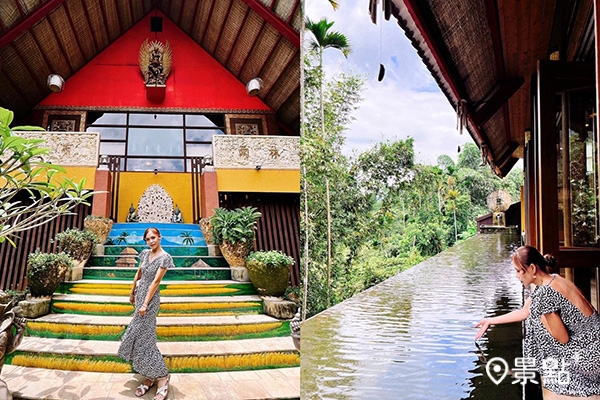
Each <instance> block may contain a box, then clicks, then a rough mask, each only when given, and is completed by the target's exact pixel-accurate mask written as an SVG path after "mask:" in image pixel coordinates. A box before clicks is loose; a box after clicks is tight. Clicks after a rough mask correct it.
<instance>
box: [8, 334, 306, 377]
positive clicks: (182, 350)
mask: <svg viewBox="0 0 600 400" xmlns="http://www.w3.org/2000/svg"><path fill="white" fill-rule="evenodd" d="M120 344H121V342H119V341H97V340H73V339H51V338H38V337H25V338H24V339H23V342H22V343H21V345H20V346H19V348H18V350H17V351H15V352H13V353H11V354H10V355H9V356H8V357H7V358H6V362H7V364H11V365H19V366H23V367H34V368H47V369H61V370H67V371H90V372H108V371H112V372H114V373H130V372H133V371H132V368H131V363H129V362H126V361H125V360H122V359H121V358H120V357H119V356H118V355H117V351H118V349H119V345H120ZM158 347H159V349H160V350H161V353H162V355H163V357H164V359H165V362H166V363H167V367H168V369H169V371H171V372H173V373H179V372H213V371H230V370H240V369H246V370H253V369H263V368H282V367H296V366H299V365H300V358H299V354H298V352H297V351H296V349H295V347H294V345H293V340H292V338H291V337H290V336H287V337H276V338H264V339H246V340H229V341H221V342H170V343H165V342H159V343H158Z"/></svg>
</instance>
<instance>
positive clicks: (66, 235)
mask: <svg viewBox="0 0 600 400" xmlns="http://www.w3.org/2000/svg"><path fill="white" fill-rule="evenodd" d="M54 240H56V241H57V242H58V246H57V247H58V251H60V252H64V253H65V254H67V255H68V256H69V257H71V259H72V260H73V264H74V267H73V268H72V269H71V270H69V271H68V272H67V273H66V274H65V280H68V281H76V280H79V279H81V278H82V277H83V266H84V265H85V263H86V262H87V260H88V259H89V258H90V256H91V255H92V250H93V249H94V246H96V243H98V236H97V235H96V234H95V233H94V232H92V231H89V230H83V231H80V230H79V229H67V230H66V231H64V232H61V233H59V234H57V235H56V236H55V237H54Z"/></svg>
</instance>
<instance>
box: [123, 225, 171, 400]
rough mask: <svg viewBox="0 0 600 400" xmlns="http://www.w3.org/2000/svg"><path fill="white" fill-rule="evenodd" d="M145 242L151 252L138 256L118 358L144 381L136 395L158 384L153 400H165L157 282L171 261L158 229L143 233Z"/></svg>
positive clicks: (166, 386)
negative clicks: (158, 342) (130, 315)
mask: <svg viewBox="0 0 600 400" xmlns="http://www.w3.org/2000/svg"><path fill="white" fill-rule="evenodd" d="M144 240H145V241H146V243H147V244H148V246H150V250H144V251H142V252H141V253H140V266H139V268H138V270H137V273H136V274H135V277H134V278H133V286H132V288H131V295H130V297H129V301H130V302H131V303H132V304H133V305H134V306H135V312H134V315H133V319H132V320H131V323H130V324H129V326H128V327H127V330H126V331H125V333H124V334H123V338H122V339H121V341H122V342H121V346H120V347H119V352H118V355H119V357H121V358H123V359H125V360H127V361H132V362H133V369H134V370H135V371H136V372H137V373H139V374H141V375H143V376H144V377H145V378H146V379H145V380H144V382H143V383H142V384H141V385H140V386H138V388H137V389H136V391H135V395H136V396H137V397H142V396H143V395H145V394H146V392H147V391H148V390H149V389H150V388H151V387H152V386H154V384H155V383H158V389H157V390H156V396H155V397H154V399H155V400H163V399H165V398H166V397H167V392H168V389H169V377H170V375H169V371H168V370H167V366H166V364H165V361H164V359H163V356H162V354H161V353H160V350H158V347H157V346H156V315H157V314H158V309H159V307H160V290H159V286H160V281H161V280H162V278H163V276H164V275H165V273H166V271H167V269H168V268H172V267H173V259H172V258H171V256H170V255H169V254H168V253H167V252H165V251H164V250H163V249H162V247H161V245H160V240H161V236H160V232H159V231H158V229H156V228H148V229H146V232H144Z"/></svg>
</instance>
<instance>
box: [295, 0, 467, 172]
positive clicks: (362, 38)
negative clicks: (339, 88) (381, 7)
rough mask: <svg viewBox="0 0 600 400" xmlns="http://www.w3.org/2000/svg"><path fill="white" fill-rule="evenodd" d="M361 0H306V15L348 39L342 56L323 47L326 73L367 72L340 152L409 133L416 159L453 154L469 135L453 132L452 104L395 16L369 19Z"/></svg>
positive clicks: (429, 160) (423, 160)
mask: <svg viewBox="0 0 600 400" xmlns="http://www.w3.org/2000/svg"><path fill="white" fill-rule="evenodd" d="M367 4H368V3H367V2H364V1H362V0H345V1H341V2H340V8H339V10H338V11H333V10H332V9H331V6H330V5H329V3H328V2H327V1H326V0H307V1H306V15H307V16H309V17H310V18H311V19H313V20H319V19H321V18H322V17H327V18H328V20H330V21H335V23H334V25H333V27H332V30H337V31H340V32H342V33H344V34H345V35H346V36H347V37H348V39H349V40H350V43H351V45H352V53H351V54H350V56H349V57H348V59H347V60H346V59H345V58H344V56H343V55H342V54H341V53H340V52H339V51H336V50H327V51H326V52H325V54H324V56H323V59H324V67H325V71H326V74H327V76H329V77H331V76H333V75H336V74H338V73H339V72H341V71H347V72H350V71H352V72H354V73H358V74H361V75H364V76H366V78H367V83H366V85H365V90H364V92H363V94H362V95H363V98H364V100H363V102H362V103H361V106H360V108H359V109H358V110H357V111H356V112H355V113H354V116H355V117H356V120H355V121H354V123H353V124H352V126H350V127H349V129H348V131H347V139H346V147H345V149H344V151H345V153H346V154H349V155H350V154H352V153H353V151H354V150H358V151H364V150H366V149H368V148H369V147H372V146H373V145H374V144H375V143H377V142H379V141H382V140H386V139H390V140H393V139H394V138H397V139H405V138H406V137H407V136H411V137H413V138H414V139H415V156H416V160H417V161H418V162H421V163H427V164H435V162H436V160H437V157H438V156H439V155H441V154H447V155H449V156H451V157H452V158H454V159H456V155H457V149H458V146H459V145H462V144H464V143H466V142H468V141H472V139H471V137H470V136H469V135H468V133H464V134H463V135H462V136H460V135H459V134H458V132H457V130H456V115H455V113H454V110H453V109H452V107H451V106H450V104H449V103H448V100H447V99H446V97H445V96H444V95H443V94H442V93H441V91H440V90H439V88H438V87H437V84H436V83H435V81H434V79H433V77H432V76H431V74H430V73H429V71H428V70H427V68H426V67H425V65H424V64H423V62H422V61H421V59H420V58H419V56H418V55H417V53H416V50H415V49H414V48H413V47H412V45H411V44H410V42H409V40H408V39H407V38H406V36H405V35H404V32H403V31H402V29H401V28H400V27H399V26H398V24H397V22H396V21H395V20H394V19H393V18H392V19H390V21H385V20H384V21H383V23H382V22H381V20H380V21H378V25H374V24H372V23H371V20H370V18H369V14H368V9H367V7H368V6H367ZM308 38H310V33H307V39H308ZM380 63H382V64H383V65H384V67H385V77H384V79H383V81H382V82H378V81H377V76H378V73H379V64H380Z"/></svg>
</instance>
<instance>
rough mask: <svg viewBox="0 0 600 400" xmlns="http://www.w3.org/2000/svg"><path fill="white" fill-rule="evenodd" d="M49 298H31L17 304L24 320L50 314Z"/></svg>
mask: <svg viewBox="0 0 600 400" xmlns="http://www.w3.org/2000/svg"><path fill="white" fill-rule="evenodd" d="M50 300H51V299H50V297H32V298H30V299H27V300H23V301H20V302H19V307H21V312H22V313H23V316H24V317H25V318H37V317H41V316H43V315H46V314H49V313H50Z"/></svg>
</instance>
